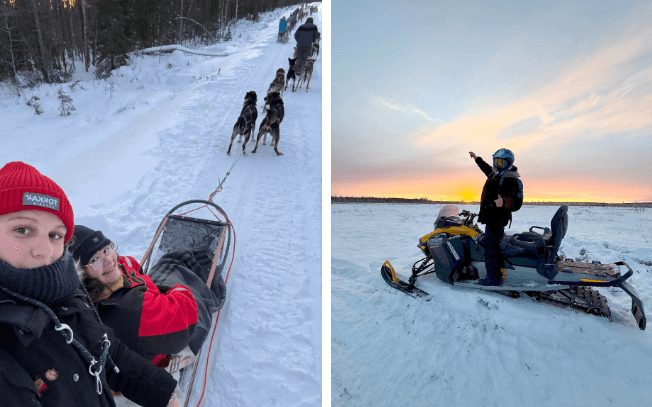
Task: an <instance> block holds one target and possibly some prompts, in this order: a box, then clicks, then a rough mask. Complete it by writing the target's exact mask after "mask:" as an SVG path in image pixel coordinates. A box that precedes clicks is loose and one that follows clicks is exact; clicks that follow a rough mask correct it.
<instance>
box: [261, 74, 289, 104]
mask: <svg viewBox="0 0 652 407" xmlns="http://www.w3.org/2000/svg"><path fill="white" fill-rule="evenodd" d="M284 88H285V69H283V68H278V69H277V70H276V77H275V78H274V80H273V81H272V83H270V84H269V88H268V89H267V94H268V95H269V94H270V93H274V92H280V93H281V94H282V93H283V91H284V90H285V89H284ZM265 100H267V98H265ZM267 106H269V105H268V104H267V103H265V104H264V105H263V113H265V110H267Z"/></svg>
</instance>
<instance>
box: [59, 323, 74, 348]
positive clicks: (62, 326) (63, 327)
mask: <svg viewBox="0 0 652 407" xmlns="http://www.w3.org/2000/svg"><path fill="white" fill-rule="evenodd" d="M64 329H66V330H67V331H68V333H69V334H70V340H68V339H66V343H67V344H68V345H70V344H71V343H72V341H73V334H72V329H71V328H70V327H69V326H68V324H61V325H59V326H55V327H54V330H55V331H63V330H64Z"/></svg>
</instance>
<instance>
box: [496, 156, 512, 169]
mask: <svg viewBox="0 0 652 407" xmlns="http://www.w3.org/2000/svg"><path fill="white" fill-rule="evenodd" d="M508 166H509V160H506V159H504V158H496V157H494V167H495V168H498V169H499V170H504V169H505V168H507V167H508Z"/></svg>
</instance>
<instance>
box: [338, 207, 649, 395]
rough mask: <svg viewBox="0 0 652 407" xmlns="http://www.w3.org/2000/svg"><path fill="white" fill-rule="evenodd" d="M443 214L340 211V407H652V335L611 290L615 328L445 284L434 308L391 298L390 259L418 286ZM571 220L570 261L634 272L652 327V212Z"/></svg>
mask: <svg viewBox="0 0 652 407" xmlns="http://www.w3.org/2000/svg"><path fill="white" fill-rule="evenodd" d="M439 209H440V207H439V206H437V205H389V204H355V205H343V204H339V205H338V204H335V205H331V215H332V218H331V219H332V239H331V242H332V254H331V278H332V288H331V321H332V338H331V369H332V370H331V380H332V382H331V405H332V406H334V407H336V406H337V407H339V406H347V407H351V406H369V405H386V406H399V405H414V406H425V405H442V406H503V407H521V406H606V405H618V406H637V407H643V406H647V405H649V400H650V399H651V397H652V389H651V388H650V386H649V383H650V381H651V380H652V370H651V369H650V366H652V333H651V331H650V328H649V326H648V330H646V331H640V330H639V329H638V327H637V326H636V323H635V321H634V318H633V317H632V315H631V312H630V306H631V300H630V299H629V296H628V295H627V294H625V293H623V292H622V291H620V290H612V289H599V291H600V292H601V293H602V294H604V295H605V296H607V298H608V301H609V306H610V308H611V310H612V314H613V318H614V322H609V320H608V319H606V318H600V317H595V316H591V315H586V314H583V313H578V312H575V311H573V310H567V309H561V308H557V307H554V306H551V305H547V304H541V303H537V302H536V301H534V300H532V299H530V298H528V297H522V298H519V299H513V298H508V297H505V296H502V295H499V294H493V293H482V292H478V291H474V290H469V289H463V288H455V287H451V286H449V285H447V284H445V283H443V282H441V281H439V280H438V279H437V278H436V277H434V275H431V276H428V277H429V278H428V277H424V278H423V279H422V280H420V282H419V283H418V285H419V286H420V287H421V288H423V289H424V290H426V291H427V292H429V293H430V294H431V299H430V300H429V301H424V300H423V299H418V298H412V297H409V296H407V295H405V294H403V293H401V292H398V291H396V290H393V289H391V288H389V287H388V286H387V284H385V282H384V281H383V280H382V278H381V276H380V266H381V265H382V263H383V261H385V260H390V261H391V262H392V264H393V265H394V267H395V268H396V270H397V272H399V273H401V274H403V275H404V276H405V275H409V270H410V267H411V266H412V263H413V262H414V261H416V260H417V259H419V258H421V257H422V256H421V252H420V250H419V249H418V248H417V241H418V239H419V238H420V237H421V236H423V235H425V234H426V233H429V232H430V231H432V224H433V221H434V219H435V218H436V215H437V212H438V210H439ZM462 209H468V210H470V211H472V212H477V210H478V208H477V206H471V205H465V206H461V207H460V210H462ZM556 209H557V208H556V207H533V206H523V208H522V209H521V210H520V211H519V212H517V213H516V214H515V215H514V222H513V224H512V227H511V229H510V230H508V231H507V232H508V233H518V232H521V231H524V230H527V229H528V228H529V227H530V226H533V225H537V226H549V225H550V219H551V217H552V215H553V214H554V212H555V211H556ZM569 217H570V218H569V230H568V234H567V235H566V237H565V238H564V240H563V242H562V246H561V251H562V252H563V254H565V255H566V256H567V257H569V258H573V259H580V258H583V259H584V260H585V261H592V260H599V261H601V262H603V263H611V262H614V261H618V260H624V261H625V262H627V263H628V264H629V265H630V266H631V267H632V269H633V270H634V275H633V277H632V278H631V279H630V283H631V285H632V286H633V287H634V288H635V289H636V291H637V292H638V294H639V296H640V297H641V300H642V301H643V303H644V306H645V309H646V311H647V315H648V317H649V315H650V310H651V309H652V268H651V267H650V264H652V250H651V249H652V246H651V245H650V243H649V242H650V238H649V236H650V233H651V231H652V212H650V210H649V208H648V209H647V210H646V211H643V212H635V211H634V210H633V209H622V208H585V207H571V209H570V210H569ZM360 248H365V250H361V249H360ZM379 372H382V374H379Z"/></svg>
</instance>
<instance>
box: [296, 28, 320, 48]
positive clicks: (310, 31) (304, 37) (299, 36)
mask: <svg viewBox="0 0 652 407" xmlns="http://www.w3.org/2000/svg"><path fill="white" fill-rule="evenodd" d="M317 38H319V31H317V26H316V25H314V24H313V23H305V24H301V25H300V26H299V28H297V30H296V31H295V32H294V39H295V40H296V41H297V47H298V48H301V47H304V48H309V47H311V46H312V43H313V42H315V40H316V39H317Z"/></svg>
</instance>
